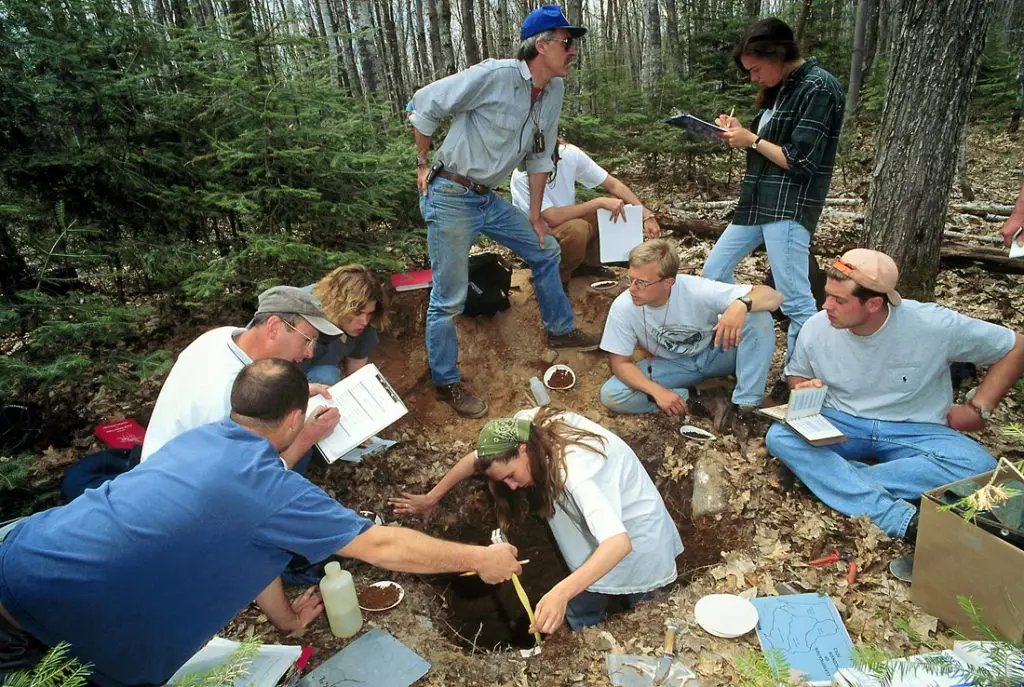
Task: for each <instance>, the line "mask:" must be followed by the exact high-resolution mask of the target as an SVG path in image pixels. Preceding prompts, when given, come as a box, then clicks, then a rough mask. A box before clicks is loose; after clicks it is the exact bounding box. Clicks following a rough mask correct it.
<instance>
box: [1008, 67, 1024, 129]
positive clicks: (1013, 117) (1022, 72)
mask: <svg viewBox="0 0 1024 687" xmlns="http://www.w3.org/2000/svg"><path fill="white" fill-rule="evenodd" d="M1021 110H1024V51H1022V52H1021V56H1020V62H1019V63H1018V64H1017V102H1016V103H1014V105H1013V112H1011V113H1010V125H1009V126H1008V127H1007V128H1006V129H1007V131H1009V132H1010V133H1011V134H1015V133H1017V129H1019V128H1020V113H1021Z"/></svg>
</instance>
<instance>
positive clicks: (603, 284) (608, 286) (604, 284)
mask: <svg viewBox="0 0 1024 687" xmlns="http://www.w3.org/2000/svg"><path fill="white" fill-rule="evenodd" d="M618 285H619V282H618V281H616V280H615V279H602V280H601V281H595V282H594V283H593V284H591V285H590V288H592V289H593V290H594V291H611V290H612V289H614V288H616V287H617V286H618Z"/></svg>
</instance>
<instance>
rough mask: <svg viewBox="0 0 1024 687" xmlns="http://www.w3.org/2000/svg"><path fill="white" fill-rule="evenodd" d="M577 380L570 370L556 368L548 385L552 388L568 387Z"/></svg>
mask: <svg viewBox="0 0 1024 687" xmlns="http://www.w3.org/2000/svg"><path fill="white" fill-rule="evenodd" d="M574 381H576V380H575V379H574V378H573V376H572V373H571V372H569V371H568V370H555V371H554V373H552V375H551V379H549V380H548V386H550V387H551V388H552V389H568V388H569V387H571V386H572V384H573V382H574Z"/></svg>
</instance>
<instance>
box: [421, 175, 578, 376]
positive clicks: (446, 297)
mask: <svg viewBox="0 0 1024 687" xmlns="http://www.w3.org/2000/svg"><path fill="white" fill-rule="evenodd" d="M420 212H421V213H422V214H423V219H424V220H426V222H427V250H428V252H429V253H430V268H431V270H433V285H432V288H431V290H430V304H429V305H428V306H427V361H428V362H429V364H430V372H431V376H432V377H433V380H434V384H436V385H438V386H440V385H444V384H451V383H452V382H457V381H458V380H459V379H460V377H461V375H460V374H459V368H458V356H459V340H458V334H457V332H456V327H455V316H456V315H458V314H460V313H461V312H462V308H463V306H464V305H465V303H466V291H467V289H468V288H469V249H470V247H471V246H472V245H473V243H474V242H476V239H477V236H478V235H479V234H481V233H483V234H485V235H487V236H489V237H490V238H492V239H494V240H495V241H497V242H498V243H500V244H501V245H503V246H505V247H507V248H510V249H511V250H513V251H515V252H516V254H517V255H519V257H521V258H522V259H523V260H525V261H526V264H527V265H529V267H530V270H531V271H532V272H533V286H534V289H535V290H536V292H537V304H538V305H539V306H540V318H541V322H542V323H543V325H544V329H545V330H547V332H548V333H549V334H552V335H554V336H558V335H561V334H567V333H569V332H570V331H572V330H573V329H574V328H575V324H574V321H573V314H572V306H571V305H569V298H568V296H566V295H565V291H563V290H562V282H561V281H559V278H558V264H559V261H560V260H561V257H562V253H561V250H560V249H559V247H558V241H556V240H555V238H554V237H553V236H550V235H549V236H545V237H544V247H543V248H541V246H540V244H539V243H538V241H537V234H536V233H535V232H534V231H533V227H532V226H531V225H530V222H529V220H528V219H527V217H526V215H525V214H523V213H522V212H521V211H519V210H517V209H515V208H514V207H512V205H511V204H509V202H508V201H506V200H505V199H504V198H502V197H501V196H499V195H498V194H496V193H494V192H493V191H491V192H490V193H487V194H486V195H479V194H477V193H474V192H472V191H470V190H469V189H468V188H466V187H465V186H462V185H461V184H456V183H455V182H452V181H449V180H447V179H442V178H440V177H438V178H435V179H434V180H433V181H432V182H431V184H430V187H429V189H428V190H427V195H426V196H422V195H421V196H420Z"/></svg>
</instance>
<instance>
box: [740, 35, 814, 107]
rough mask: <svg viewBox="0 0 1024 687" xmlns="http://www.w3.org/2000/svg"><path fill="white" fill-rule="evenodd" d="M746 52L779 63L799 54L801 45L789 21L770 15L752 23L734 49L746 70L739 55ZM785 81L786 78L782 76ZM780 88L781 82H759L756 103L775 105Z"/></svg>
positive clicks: (744, 71)
mask: <svg viewBox="0 0 1024 687" xmlns="http://www.w3.org/2000/svg"><path fill="white" fill-rule="evenodd" d="M744 55H748V56H750V57H756V58H758V59H761V60H771V61H772V62H777V63H779V64H788V63H790V62H793V61H794V60H796V59H799V57H800V47H799V46H798V45H797V44H796V38H795V37H794V36H793V29H791V28H789V24H787V23H786V22H784V21H782V20H781V19H776V18H775V17H769V18H768V19H762V20H761V21H759V22H756V23H754V24H753V25H752V26H751V27H750V28H749V29H747V32H746V33H745V34H744V35H743V40H742V41H740V44H739V46H738V47H737V48H736V51H735V52H734V53H733V59H734V60H735V61H736V66H737V67H739V68H740V70H741V71H742V72H743V73H744V74H746V73H747V68H746V67H744V66H743V60H742V57H743V56H744ZM783 81H785V79H783ZM781 88H782V82H779V83H778V84H776V85H774V86H771V87H767V86H761V88H760V89H759V90H758V91H757V100H756V105H757V107H759V108H760V107H772V106H773V105H775V98H776V96H778V94H779V90H781Z"/></svg>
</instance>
